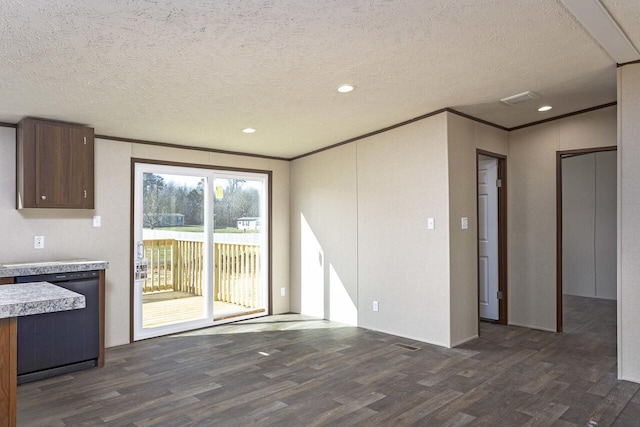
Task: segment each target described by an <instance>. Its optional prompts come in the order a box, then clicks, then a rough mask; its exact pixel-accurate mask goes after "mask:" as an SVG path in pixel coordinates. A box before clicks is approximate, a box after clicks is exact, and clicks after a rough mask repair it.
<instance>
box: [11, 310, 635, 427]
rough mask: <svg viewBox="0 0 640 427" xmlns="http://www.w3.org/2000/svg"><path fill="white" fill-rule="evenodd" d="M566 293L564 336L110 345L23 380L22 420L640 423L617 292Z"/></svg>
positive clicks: (260, 329)
mask: <svg viewBox="0 0 640 427" xmlns="http://www.w3.org/2000/svg"><path fill="white" fill-rule="evenodd" d="M565 303H566V304H565V315H566V316H565V328H566V332H565V333H563V334H553V333H549V332H542V331H535V330H529V329H524V328H518V327H511V326H500V325H495V324H484V323H483V324H482V325H481V330H482V331H481V332H482V333H481V338H480V339H477V340H474V341H471V342H469V343H467V344H465V345H462V346H460V347H458V348H455V349H445V348H440V347H436V346H431V345H426V344H424V343H419V342H414V341H411V340H406V339H401V338H397V337H394V336H391V335H386V334H382V333H377V332H372V331H367V330H364V329H358V328H353V327H343V326H342V325H339V324H335V323H331V322H327V321H319V320H313V319H309V318H304V317H300V316H297V315H286V316H275V317H272V318H262V319H256V320H253V321H249V322H244V323H242V324H240V323H238V324H233V325H226V326H221V327H217V328H212V329H206V330H201V331H196V332H192V333H188V334H182V335H179V336H172V337H164V338H158V339H152V340H147V341H143V342H139V343H135V344H131V345H126V346H122V347H118V348H111V349H108V350H107V360H106V361H107V366H106V367H105V368H103V369H94V370H90V371H83V372H78V373H75V374H73V375H66V376H61V377H57V378H52V379H48V380H43V381H39V382H35V383H30V384H24V385H22V386H20V387H19V388H18V412H19V413H18V415H19V418H18V425H19V426H98V425H110V426H156V425H159V426H191V425H195V426H212V425H219V426H262V425H274V426H315V425H365V426H369V427H372V426H386V425H425V426H462V425H478V426H480V425H484V426H510V427H511V426H546V425H550V426H587V425H588V426H596V425H597V426H598V427H602V426H609V425H615V426H632V425H635V426H640V395H639V393H638V389H639V388H640V385H638V384H634V383H630V382H625V381H618V380H616V374H617V371H616V369H617V367H616V327H615V322H616V305H615V302H614V301H604V300H591V299H586V298H577V297H567V298H566V299H565ZM396 343H404V344H410V345H413V346H416V347H418V348H419V349H418V350H416V351H411V350H410V349H407V348H403V347H401V346H397V345H395V344H396Z"/></svg>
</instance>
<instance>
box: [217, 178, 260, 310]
mask: <svg viewBox="0 0 640 427" xmlns="http://www.w3.org/2000/svg"><path fill="white" fill-rule="evenodd" d="M266 184H267V178H266V176H264V175H257V174H240V173H236V174H229V175H226V174H221V173H217V174H216V177H215V179H214V184H213V187H214V205H213V206H214V207H213V212H214V234H213V245H214V290H213V304H214V309H213V316H214V321H216V322H218V323H219V322H222V321H229V320H237V319H239V318H246V317H249V316H252V317H254V316H259V315H264V314H268V283H267V282H268V280H267V277H268V275H267V273H268V271H267V269H268V265H269V263H268V251H267V242H268V235H269V234H268V218H267V210H266V206H267V201H266V199H267V197H266Z"/></svg>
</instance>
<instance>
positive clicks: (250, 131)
mask: <svg viewBox="0 0 640 427" xmlns="http://www.w3.org/2000/svg"><path fill="white" fill-rule="evenodd" d="M255 131H256V130H255V129H254V128H244V129H242V132H244V133H254V132H255Z"/></svg>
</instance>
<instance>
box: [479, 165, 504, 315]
mask: <svg viewBox="0 0 640 427" xmlns="http://www.w3.org/2000/svg"><path fill="white" fill-rule="evenodd" d="M497 180H498V159H495V158H492V157H487V156H482V155H480V156H479V157H478V251H479V252H478V271H479V277H478V280H479V288H480V298H479V305H480V317H482V318H484V319H492V320H498V319H499V308H498V307H499V306H498V187H497Z"/></svg>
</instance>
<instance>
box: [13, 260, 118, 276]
mask: <svg viewBox="0 0 640 427" xmlns="http://www.w3.org/2000/svg"><path fill="white" fill-rule="evenodd" d="M108 268H109V263H108V262H107V261H93V260H69V261H48V262H33V263H11V264H7V266H4V265H2V264H0V277H18V276H36V275H40V274H52V273H72V272H75V271H91V270H106V269H108Z"/></svg>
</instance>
